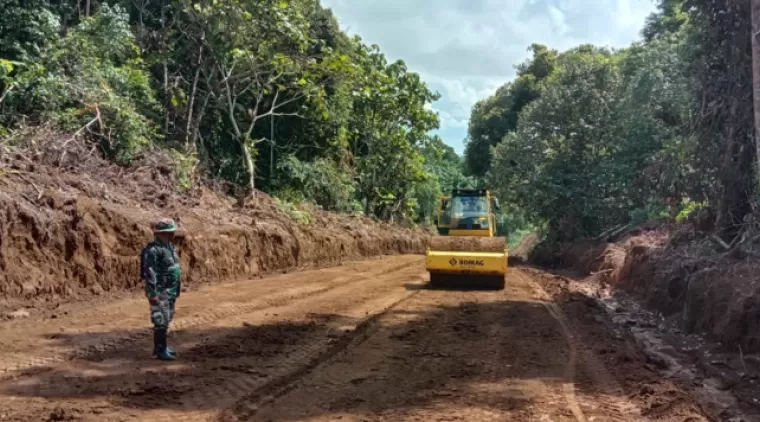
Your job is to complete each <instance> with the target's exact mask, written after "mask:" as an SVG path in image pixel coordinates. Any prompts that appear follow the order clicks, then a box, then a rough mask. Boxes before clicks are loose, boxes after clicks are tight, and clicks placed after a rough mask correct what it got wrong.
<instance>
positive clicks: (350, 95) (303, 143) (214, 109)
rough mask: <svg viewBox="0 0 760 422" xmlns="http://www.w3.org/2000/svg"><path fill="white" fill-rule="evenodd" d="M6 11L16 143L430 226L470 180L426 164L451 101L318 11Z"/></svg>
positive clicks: (232, 5)
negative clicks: (20, 135)
mask: <svg viewBox="0 0 760 422" xmlns="http://www.w3.org/2000/svg"><path fill="white" fill-rule="evenodd" d="M3 4H4V13H3V14H2V16H0V41H2V42H0V128H1V129H2V131H6V132H7V131H8V130H13V129H14V128H16V127H17V126H18V125H20V124H22V123H23V124H29V123H30V122H31V123H32V124H36V123H43V122H45V123H49V122H53V123H54V124H56V125H57V126H58V127H59V128H60V129H62V130H65V131H68V132H70V133H74V134H75V135H77V136H82V137H85V138H87V139H88V140H90V141H92V142H97V143H98V144H99V145H100V146H101V148H102V151H103V152H104V154H105V155H106V156H108V157H110V158H111V159H113V160H115V161H116V162H118V163H122V164H127V163H129V162H130V161H131V160H133V159H134V158H135V157H137V156H138V155H140V154H142V153H146V152H147V147H149V146H152V147H158V148H166V149H170V150H171V151H172V155H173V156H174V157H175V158H176V162H177V165H176V169H175V170H176V171H177V173H178V180H179V181H180V184H181V185H182V187H185V188H186V187H189V186H190V184H192V183H193V181H194V180H197V179H198V178H197V177H196V175H194V174H192V173H193V172H195V171H203V172H205V173H206V174H207V175H208V176H211V177H214V178H222V179H226V180H228V181H230V182H232V183H233V184H234V185H237V187H238V188H242V189H234V190H233V191H234V192H239V191H243V192H244V193H245V196H249V195H250V194H251V193H252V192H253V190H254V189H256V188H258V189H263V190H266V191H269V192H274V193H277V194H278V195H281V196H283V197H285V198H286V199H287V200H288V201H289V202H292V203H300V202H309V203H313V204H316V205H318V206H320V207H322V208H323V209H328V210H334V211H344V212H355V211H357V210H361V211H362V212H364V213H366V214H367V215H372V216H375V217H380V218H383V219H386V220H394V219H401V220H413V219H417V218H418V216H419V218H427V216H429V215H430V210H431V209H432V208H433V207H434V206H435V204H436V203H437V195H438V194H439V193H440V192H441V185H442V184H443V185H444V186H446V187H445V188H444V189H449V188H450V187H449V186H451V185H453V184H456V183H459V179H462V178H463V176H462V171H461V168H462V166H461V163H460V162H459V158H458V157H456V155H455V154H453V151H448V152H447V153H448V154H449V155H448V156H447V157H446V158H445V159H443V158H440V157H438V156H435V157H434V156H433V155H429V154H428V152H429V147H428V145H430V144H431V143H436V145H438V146H439V147H440V145H441V144H442V143H441V142H440V140H433V139H431V137H430V136H429V132H430V131H431V130H432V129H435V128H437V127H438V117H437V115H436V114H435V113H434V112H432V111H430V107H429V105H430V103H432V102H434V101H435V100H437V99H438V94H437V93H433V92H431V91H430V90H429V89H428V87H427V86H426V85H425V83H424V82H423V81H422V80H421V79H420V77H419V75H417V74H415V73H413V72H410V71H409V70H408V69H407V67H406V65H405V64H404V63H403V62H402V61H397V62H392V63H389V62H388V61H387V60H386V58H385V56H384V55H383V54H382V52H381V51H380V50H379V48H378V47H377V46H374V45H373V46H369V45H366V44H365V43H363V42H362V40H361V39H360V38H358V37H353V38H352V37H349V36H348V35H346V34H345V33H344V32H343V31H341V30H340V28H339V26H338V24H337V21H336V19H335V17H334V16H333V15H332V13H331V12H330V11H329V10H328V9H325V8H323V7H322V6H321V5H320V3H319V0H278V1H265V2H253V1H246V0H232V1H224V2H219V1H215V0H193V1H190V0H175V1H166V0H145V1H140V2H133V1H125V0H110V1H108V0H102V1H100V0H91V1H88V2H86V3H85V2H60V1H53V0H33V1H31V2H24V3H23V4H22V2H19V1H17V0H7V1H5V3H3ZM2 131H0V133H3V132H2ZM427 160H431V161H430V162H428V161H427ZM286 202H287V201H286ZM283 207H286V206H285V205H283ZM294 215H295V214H294Z"/></svg>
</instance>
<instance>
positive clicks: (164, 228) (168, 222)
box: [153, 218, 177, 233]
mask: <svg viewBox="0 0 760 422" xmlns="http://www.w3.org/2000/svg"><path fill="white" fill-rule="evenodd" d="M175 231H177V223H175V222H174V220H172V219H171V218H162V219H161V220H159V221H158V222H157V223H156V224H155V225H154V226H153V232H154V233H171V232H175Z"/></svg>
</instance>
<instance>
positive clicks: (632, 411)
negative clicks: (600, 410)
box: [516, 271, 641, 422]
mask: <svg viewBox="0 0 760 422" xmlns="http://www.w3.org/2000/svg"><path fill="white" fill-rule="evenodd" d="M516 273H517V274H518V276H519V277H520V278H521V279H522V280H523V281H525V282H526V283H527V284H528V285H530V286H531V287H532V288H533V289H534V290H535V292H536V295H537V297H538V298H540V299H541V302H540V303H541V305H542V306H543V307H544V308H545V309H546V310H547V312H549V314H550V315H551V316H552V318H554V319H555V320H556V321H557V324H558V325H559V327H560V329H561V330H562V333H563V336H564V337H565V339H566V340H567V342H568V348H569V355H570V356H569V357H568V362H567V366H566V368H565V373H564V378H565V382H563V383H562V390H563V393H564V395H565V399H566V401H567V403H568V408H569V409H570V411H571V412H572V413H573V416H574V417H575V419H576V420H577V421H578V422H586V421H587V420H588V419H587V417H586V415H585V413H584V412H583V410H582V409H581V407H580V402H579V401H578V398H577V396H576V393H575V378H576V371H577V364H578V363H580V364H581V366H582V368H583V369H584V370H585V371H584V373H586V374H587V375H588V376H589V377H590V378H591V381H592V382H593V383H594V385H596V386H598V387H601V389H602V390H604V391H606V392H608V394H607V397H606V400H605V401H606V402H607V403H606V404H608V405H609V407H611V409H605V410H606V411H607V412H611V413H613V414H614V415H612V417H613V418H614V419H611V421H620V422H627V421H633V422H635V421H638V420H640V418H637V415H640V414H641V411H640V410H639V409H638V407H637V406H636V405H635V404H633V403H631V402H629V401H622V400H620V399H618V398H617V397H620V396H622V395H623V393H624V390H623V388H622V387H621V386H620V384H619V383H618V382H617V381H616V380H615V378H614V377H613V376H612V375H611V374H610V373H609V371H608V370H607V369H606V368H605V366H604V365H603V364H602V363H601V362H599V360H598V359H597V358H596V357H595V356H593V354H592V353H591V352H590V351H588V350H586V349H584V348H582V347H579V346H581V343H580V341H579V340H578V336H576V335H575V332H574V330H573V328H572V326H571V323H570V322H569V321H568V319H567V317H566V316H565V314H564V312H562V310H561V309H560V308H559V306H557V304H556V303H555V302H554V300H553V298H552V297H551V295H549V293H547V292H546V290H544V288H543V287H541V285H539V284H538V283H536V282H535V281H534V280H533V279H532V278H531V277H530V276H528V275H526V274H524V273H522V272H519V271H516ZM605 417H610V415H609V414H608V413H607V414H605ZM592 420H593V419H592Z"/></svg>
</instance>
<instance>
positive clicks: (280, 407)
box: [0, 255, 723, 422]
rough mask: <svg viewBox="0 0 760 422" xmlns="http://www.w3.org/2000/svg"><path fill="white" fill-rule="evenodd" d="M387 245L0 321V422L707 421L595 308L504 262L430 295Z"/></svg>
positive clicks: (415, 265)
mask: <svg viewBox="0 0 760 422" xmlns="http://www.w3.org/2000/svg"><path fill="white" fill-rule="evenodd" d="M428 279H429V277H428V275H427V273H426V272H425V266H424V258H423V257H421V256H413V255H402V256H394V257H384V258H378V259H370V260H365V261H357V262H350V263H346V264H344V265H342V266H338V267H332V268H324V269H319V270H312V271H302V272H296V273H290V274H285V275H278V276H272V277H267V278H263V279H257V280H243V281H238V282H233V283H220V284H213V285H205V286H202V287H200V288H198V289H197V290H194V291H189V292H184V293H183V294H182V296H181V297H180V299H179V302H178V306H177V315H176V319H175V321H174V325H173V327H172V331H171V334H170V345H171V346H173V347H174V349H175V350H176V352H177V360H176V361H174V362H161V361H158V360H156V359H154V358H152V357H151V356H150V354H151V349H152V337H151V331H150V326H149V315H148V307H147V303H146V301H145V299H144V298H142V297H140V296H139V294H136V295H135V296H133V297H131V298H130V297H125V298H121V299H114V300H113V301H110V302H108V301H98V302H92V303H88V302H78V303H69V304H67V305H62V306H60V307H58V308H57V309H52V310H49V311H46V312H45V313H39V314H34V315H30V316H28V317H26V318H17V319H12V320H7V321H4V322H0V421H133V420H134V421H138V420H145V421H278V422H281V421H379V420H383V421H490V420H494V421H680V422H686V421H707V420H723V418H721V417H714V416H712V415H711V414H710V410H709V409H705V408H703V406H701V405H700V403H701V402H700V400H699V399H698V398H697V396H696V395H695V394H694V393H693V392H691V391H690V390H689V388H690V387H689V386H685V385H681V384H676V383H673V382H670V381H667V380H666V379H663V378H662V377H661V374H660V373H659V372H658V368H657V367H656V365H653V364H652V363H651V362H650V361H649V360H648V359H647V358H646V357H645V354H644V353H642V352H641V351H640V350H639V348H638V347H637V346H636V343H635V342H634V341H633V340H632V337H631V336H630V334H628V333H627V332H626V331H625V330H624V329H621V328H620V327H619V326H616V325H614V324H613V323H612V322H611V320H610V318H609V317H608V315H607V313H606V312H605V310H604V308H603V307H602V306H600V305H599V304H598V303H597V302H596V301H594V300H591V299H589V298H588V297H586V296H582V295H576V294H573V293H570V291H569V290H568V289H566V288H565V287H563V286H564V285H565V284H566V283H567V281H566V280H564V281H563V280H562V279H561V278H559V277H555V276H552V275H549V274H546V273H542V272H540V271H537V270H529V269H524V268H520V267H512V268H510V270H509V274H508V275H507V287H506V289H504V290H499V291H485V290H469V289H464V288H463V289H454V288H450V289H448V290H435V289H432V288H431V287H429V286H428Z"/></svg>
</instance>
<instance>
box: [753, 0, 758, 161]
mask: <svg viewBox="0 0 760 422" xmlns="http://www.w3.org/2000/svg"><path fill="white" fill-rule="evenodd" d="M751 1H752V94H753V95H752V103H753V111H754V113H753V114H754V134H755V166H756V167H755V168H756V169H760V0H751ZM757 175H760V171H757V172H756V176H757Z"/></svg>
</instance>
